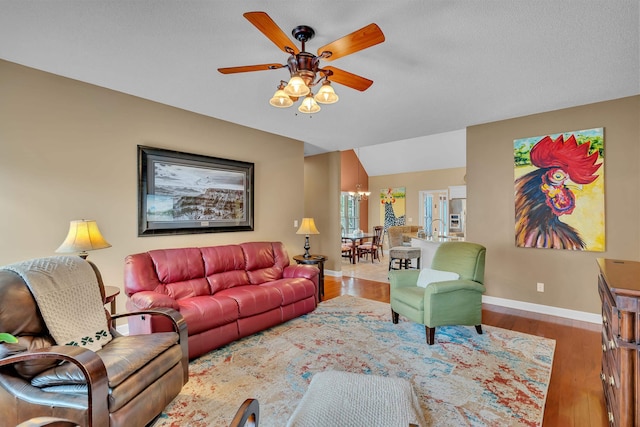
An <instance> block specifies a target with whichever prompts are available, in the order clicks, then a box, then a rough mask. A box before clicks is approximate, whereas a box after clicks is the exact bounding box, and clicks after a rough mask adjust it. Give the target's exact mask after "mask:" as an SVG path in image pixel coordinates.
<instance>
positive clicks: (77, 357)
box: [0, 345, 109, 427]
mask: <svg viewBox="0 0 640 427" xmlns="http://www.w3.org/2000/svg"><path fill="white" fill-rule="evenodd" d="M44 358H46V359H57V360H63V361H66V362H69V363H73V364H74V365H76V366H77V367H78V369H80V371H81V372H82V375H83V376H84V378H85V379H86V383H87V394H88V395H87V399H88V404H87V414H88V418H89V425H92V426H104V427H106V426H108V425H109V408H108V407H107V403H108V401H107V396H108V393H109V381H108V378H107V369H106V368H105V366H104V363H103V362H102V359H100V357H99V356H98V355H97V354H96V353H94V352H93V351H91V350H88V349H86V348H83V347H77V346H70V345H65V346H62V345H55V346H51V347H47V348H43V349H38V350H34V351H29V352H23V353H19V354H16V355H14V356H9V357H6V358H4V359H1V360H0V366H8V365H12V364H14V363H18V362H24V361H27V360H33V359H44Z"/></svg>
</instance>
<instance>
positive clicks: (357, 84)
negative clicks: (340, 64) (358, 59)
mask: <svg viewBox="0 0 640 427" xmlns="http://www.w3.org/2000/svg"><path fill="white" fill-rule="evenodd" d="M323 69H324V70H326V71H331V72H332V73H333V74H332V75H331V76H330V77H329V81H332V82H334V83H339V84H341V85H345V86H349V87H350V88H353V89H356V90H359V91H360V92H364V91H365V90H367V89H369V87H370V86H371V85H372V84H373V80H369V79H365V78H364V77H360V76H358V75H355V74H353V73H350V72H348V71H344V70H341V69H339V68H335V67H324V68H323Z"/></svg>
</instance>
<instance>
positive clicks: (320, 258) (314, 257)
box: [293, 255, 328, 301]
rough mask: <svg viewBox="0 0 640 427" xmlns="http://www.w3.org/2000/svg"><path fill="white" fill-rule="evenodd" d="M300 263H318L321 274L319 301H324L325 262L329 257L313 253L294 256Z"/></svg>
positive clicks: (319, 275)
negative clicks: (307, 256) (308, 255)
mask: <svg viewBox="0 0 640 427" xmlns="http://www.w3.org/2000/svg"><path fill="white" fill-rule="evenodd" d="M293 259H294V260H295V262H297V263H298V264H308V265H317V266H318V270H320V274H318V301H322V297H323V296H324V262H325V261H326V260H327V259H328V258H327V257H326V256H325V255H311V256H310V257H309V258H305V257H304V255H296V256H294V257H293Z"/></svg>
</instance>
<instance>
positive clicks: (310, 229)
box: [296, 218, 320, 234]
mask: <svg viewBox="0 0 640 427" xmlns="http://www.w3.org/2000/svg"><path fill="white" fill-rule="evenodd" d="M296 234H320V232H319V231H318V229H317V228H316V222H315V221H314V220H313V218H302V224H300V228H298V231H296Z"/></svg>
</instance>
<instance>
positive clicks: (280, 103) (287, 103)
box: [269, 88, 293, 108]
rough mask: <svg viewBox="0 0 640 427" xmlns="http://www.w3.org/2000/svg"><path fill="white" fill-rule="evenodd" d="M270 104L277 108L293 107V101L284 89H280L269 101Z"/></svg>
mask: <svg viewBox="0 0 640 427" xmlns="http://www.w3.org/2000/svg"><path fill="white" fill-rule="evenodd" d="M269 104H271V105H273V106H274V107H276V108H288V107H291V106H292V105H293V99H291V98H290V97H289V95H287V94H286V93H285V92H284V90H283V89H282V88H279V89H278V90H277V91H276V93H274V94H273V97H272V98H271V99H270V100H269Z"/></svg>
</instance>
